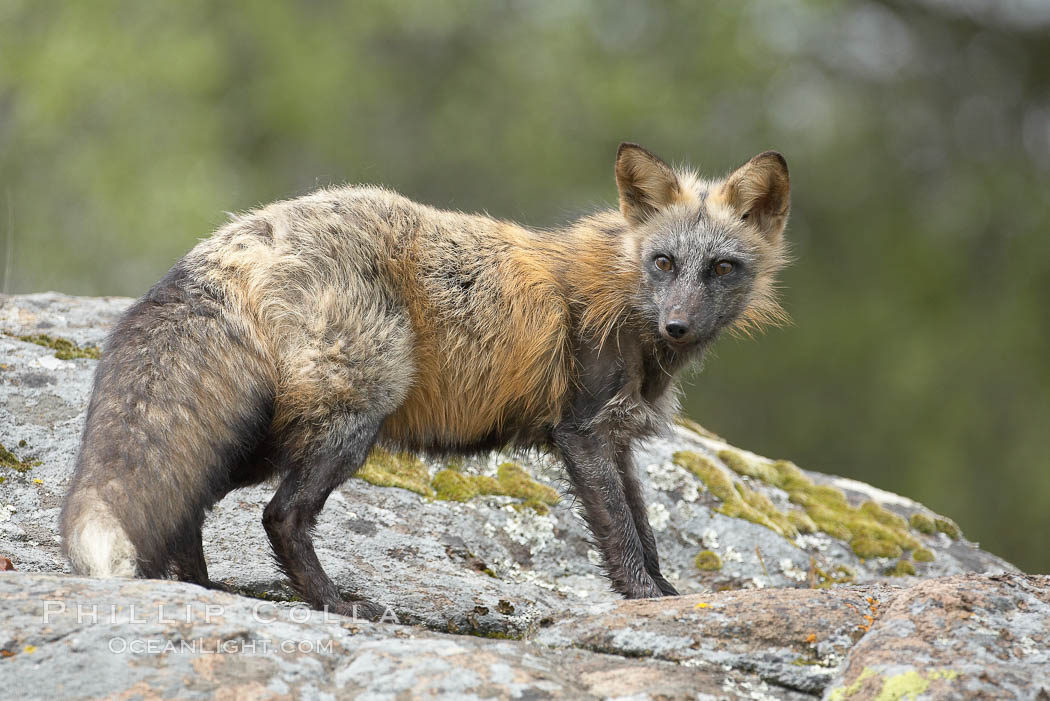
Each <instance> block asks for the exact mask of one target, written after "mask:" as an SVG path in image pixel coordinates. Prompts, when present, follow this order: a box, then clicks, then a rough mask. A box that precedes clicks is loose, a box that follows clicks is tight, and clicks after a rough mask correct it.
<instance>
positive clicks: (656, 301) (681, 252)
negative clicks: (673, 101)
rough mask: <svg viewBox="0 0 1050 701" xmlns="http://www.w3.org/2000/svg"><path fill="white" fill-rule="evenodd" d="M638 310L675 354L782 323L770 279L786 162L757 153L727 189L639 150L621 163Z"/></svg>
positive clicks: (778, 243)
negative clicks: (728, 333)
mask: <svg viewBox="0 0 1050 701" xmlns="http://www.w3.org/2000/svg"><path fill="white" fill-rule="evenodd" d="M616 185H617V188H618V189H619V192H620V212H621V213H622V214H623V216H624V218H625V219H626V220H627V223H628V225H629V226H630V231H631V234H630V235H629V236H628V244H627V245H628V247H629V248H630V249H631V250H629V251H628V255H629V256H630V257H631V258H633V259H634V260H636V261H637V262H638V264H639V265H640V266H641V275H640V278H639V290H638V303H639V304H638V306H639V307H640V311H641V312H642V315H643V316H644V317H645V319H646V321H647V323H651V324H652V325H653V328H652V331H653V332H654V334H655V335H657V336H658V337H659V339H660V340H661V341H662V342H663V343H666V344H667V345H668V346H669V347H670V348H671V349H673V350H675V351H678V352H688V351H690V350H693V349H696V348H701V347H703V346H705V345H706V344H708V343H709V342H710V341H712V340H714V338H715V337H716V336H717V335H718V334H719V332H721V331H722V330H723V329H726V328H737V329H743V330H748V329H750V328H753V327H755V326H759V325H761V324H764V323H775V322H777V321H780V320H782V319H783V318H784V316H785V315H784V312H783V310H782V309H781V308H780V305H779V304H777V301H776V298H775V289H774V284H775V280H774V276H775V274H776V272H777V271H778V270H779V269H780V268H781V267H783V265H784V263H785V255H786V245H785V243H784V239H783V234H784V226H785V225H786V224H787V218H788V210H789V209H790V190H791V186H790V182H789V179H788V168H787V162H786V161H785V160H784V157H783V156H781V155H780V154H779V153H777V152H775V151H766V152H764V153H760V154H758V155H757V156H755V157H754V158H752V159H751V160H750V161H748V162H747V163H745V164H744V165H742V166H740V167H739V168H737V169H736V170H735V171H733V172H732V173H731V174H730V175H729V176H728V177H726V178H724V179H722V180H716V181H708V180H703V179H701V178H699V177H698V176H697V175H696V174H694V173H691V172H685V171H676V170H674V169H672V168H671V167H670V166H668V165H667V164H666V163H664V162H663V161H662V160H661V159H660V158H658V157H657V156H655V155H654V154H652V153H650V152H649V151H647V150H646V149H644V148H642V147H641V146H638V145H637V144H631V143H624V144H621V145H620V148H619V151H618V152H617V154H616Z"/></svg>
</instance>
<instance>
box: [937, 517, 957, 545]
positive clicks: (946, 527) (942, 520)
mask: <svg viewBox="0 0 1050 701" xmlns="http://www.w3.org/2000/svg"><path fill="white" fill-rule="evenodd" d="M933 525H934V526H936V527H937V530H938V531H940V532H941V533H944V534H945V535H947V536H948V537H949V538H951V539H952V540H959V536H961V535H962V532H961V531H959V527H958V526H957V525H956V524H955V521H953V520H951V519H950V518H946V517H944V516H938V517H937V518H935V519H933Z"/></svg>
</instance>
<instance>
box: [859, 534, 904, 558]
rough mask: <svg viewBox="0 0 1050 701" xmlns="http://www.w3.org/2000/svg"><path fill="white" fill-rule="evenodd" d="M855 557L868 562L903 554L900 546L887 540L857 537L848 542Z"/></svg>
mask: <svg viewBox="0 0 1050 701" xmlns="http://www.w3.org/2000/svg"><path fill="white" fill-rule="evenodd" d="M849 546H850V547H851V548H853V552H854V553H856V554H857V557H859V558H862V559H864V560H870V559H871V558H873V557H900V556H901V555H902V554H903V552H904V551H903V550H902V549H901V546H899V545H897V544H896V543H894V542H892V541H888V540H882V539H879V538H869V537H867V536H858V537H856V538H853V539H852V540H850V542H849Z"/></svg>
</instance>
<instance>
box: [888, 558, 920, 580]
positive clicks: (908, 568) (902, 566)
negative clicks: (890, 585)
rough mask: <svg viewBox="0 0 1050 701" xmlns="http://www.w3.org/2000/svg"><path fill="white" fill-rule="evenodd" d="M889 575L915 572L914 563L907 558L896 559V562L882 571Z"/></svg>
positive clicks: (899, 575) (900, 575)
mask: <svg viewBox="0 0 1050 701" xmlns="http://www.w3.org/2000/svg"><path fill="white" fill-rule="evenodd" d="M884 574H885V575H887V576H889V577H906V576H911V575H914V574H915V565H913V564H912V563H910V562H909V561H907V560H898V561H897V564H896V565H894V566H893V567H890V568H889V569H887V570H886V571H885V572H884Z"/></svg>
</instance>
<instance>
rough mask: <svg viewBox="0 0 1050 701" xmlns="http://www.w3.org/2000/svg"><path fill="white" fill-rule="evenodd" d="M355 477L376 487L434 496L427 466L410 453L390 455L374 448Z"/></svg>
mask: <svg viewBox="0 0 1050 701" xmlns="http://www.w3.org/2000/svg"><path fill="white" fill-rule="evenodd" d="M355 477H360V478H361V479H363V480H364V481H366V482H368V483H369V484H374V485H376V486H377V487H400V488H401V489H408V490H409V491H413V492H415V493H416V494H422V495H423V496H427V497H432V496H434V489H433V488H432V487H431V486H430V472H429V471H428V470H427V466H426V465H425V464H424V463H423V461H422V460H420V459H419V458H417V457H416V456H415V455H412V454H411V453H390V452H388V451H386V450H383V449H382V448H376V449H374V450H373V451H372V454H371V455H370V456H369V457H368V460H367V461H366V462H365V464H364V465H363V466H362V467H361V469H360V470H358V471H357V474H356V475H355Z"/></svg>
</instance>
